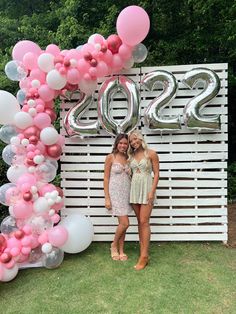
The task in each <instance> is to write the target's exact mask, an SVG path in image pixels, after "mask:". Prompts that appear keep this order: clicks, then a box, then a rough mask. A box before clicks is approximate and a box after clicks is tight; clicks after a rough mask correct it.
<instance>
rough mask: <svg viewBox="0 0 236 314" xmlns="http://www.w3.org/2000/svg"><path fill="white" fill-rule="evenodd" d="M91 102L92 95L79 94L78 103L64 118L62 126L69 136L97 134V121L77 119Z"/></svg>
mask: <svg viewBox="0 0 236 314" xmlns="http://www.w3.org/2000/svg"><path fill="white" fill-rule="evenodd" d="M92 102H93V97H92V96H87V95H85V94H83V93H82V94H81V95H80V99H79V101H78V103H77V104H76V105H75V106H74V107H73V108H71V109H70V110H69V111H68V112H67V114H66V116H65V118H64V121H63V123H64V127H65V129H66V132H67V134H68V135H69V136H74V135H80V136H92V135H93V136H94V135H97V134H99V122H98V120H96V121H91V122H81V121H79V119H80V118H81V117H82V116H83V114H84V113H85V112H86V111H87V110H88V108H89V107H90V106H91V104H92Z"/></svg>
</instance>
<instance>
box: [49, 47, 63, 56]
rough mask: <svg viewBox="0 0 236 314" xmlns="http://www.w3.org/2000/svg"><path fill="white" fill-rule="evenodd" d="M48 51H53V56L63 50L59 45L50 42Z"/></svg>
mask: <svg viewBox="0 0 236 314" xmlns="http://www.w3.org/2000/svg"><path fill="white" fill-rule="evenodd" d="M46 52H47V53H51V54H52V55H53V56H55V57H56V56H58V55H59V54H60V52H61V50H60V48H59V47H58V46H57V45H54V44H50V45H48V46H47V48H46Z"/></svg>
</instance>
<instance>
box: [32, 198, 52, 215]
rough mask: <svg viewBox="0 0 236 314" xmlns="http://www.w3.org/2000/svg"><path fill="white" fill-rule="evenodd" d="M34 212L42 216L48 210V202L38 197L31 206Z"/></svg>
mask: <svg viewBox="0 0 236 314" xmlns="http://www.w3.org/2000/svg"><path fill="white" fill-rule="evenodd" d="M33 209H34V212H35V213H37V214H42V213H44V212H46V211H48V210H49V209H50V206H49V204H48V201H47V200H46V198H45V197H39V198H37V199H36V201H35V202H34V204H33Z"/></svg>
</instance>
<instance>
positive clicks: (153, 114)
mask: <svg viewBox="0 0 236 314" xmlns="http://www.w3.org/2000/svg"><path fill="white" fill-rule="evenodd" d="M157 83H161V84H162V86H163V91H162V93H161V94H160V95H159V96H158V97H156V98H155V99H153V100H152V101H151V102H150V104H149V105H148V106H147V108H146V110H145V112H144V120H145V124H147V126H148V127H149V128H150V129H152V130H170V131H173V130H179V129H181V124H180V118H179V116H177V117H174V118H164V117H161V116H160V114H161V110H162V109H163V108H164V107H165V106H167V105H168V104H169V103H170V102H171V101H172V100H173V99H174V98H175V95H176V92H177V89H178V84H177V81H176V78H175V77H174V75H173V74H172V73H169V72H167V71H164V70H160V71H153V72H150V73H148V74H146V75H145V77H144V78H143V80H142V82H141V84H143V85H144V86H145V87H146V88H147V89H148V90H150V91H151V90H152V89H153V87H154V85H155V84H157Z"/></svg>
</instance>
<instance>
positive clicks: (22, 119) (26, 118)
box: [14, 111, 34, 129]
mask: <svg viewBox="0 0 236 314" xmlns="http://www.w3.org/2000/svg"><path fill="white" fill-rule="evenodd" d="M14 122H15V125H16V126H17V127H18V128H19V129H26V128H28V127H30V126H31V125H33V123H34V121H33V118H32V117H31V115H30V114H29V113H28V112H24V111H21V112H17V113H16V114H15V116H14Z"/></svg>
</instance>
